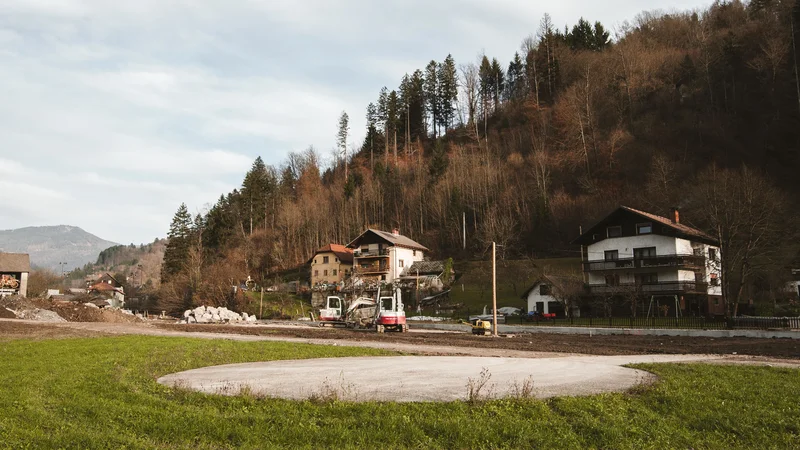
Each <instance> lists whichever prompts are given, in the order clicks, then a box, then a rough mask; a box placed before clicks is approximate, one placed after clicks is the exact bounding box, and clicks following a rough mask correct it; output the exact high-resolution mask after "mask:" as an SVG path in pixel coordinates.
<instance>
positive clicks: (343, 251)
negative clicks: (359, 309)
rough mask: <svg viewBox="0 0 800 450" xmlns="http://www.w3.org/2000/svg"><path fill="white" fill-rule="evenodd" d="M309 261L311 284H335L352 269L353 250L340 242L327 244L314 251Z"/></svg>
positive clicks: (348, 274)
mask: <svg viewBox="0 0 800 450" xmlns="http://www.w3.org/2000/svg"><path fill="white" fill-rule="evenodd" d="M309 263H311V286H316V285H318V284H337V283H339V282H341V281H342V280H344V279H345V278H346V277H348V276H350V273H351V272H352V270H353V250H352V249H349V248H347V247H345V246H344V245H340V244H328V245H326V246H324V247H322V248H321V249H319V250H317V251H316V252H315V253H314V256H313V257H311V259H310V260H309Z"/></svg>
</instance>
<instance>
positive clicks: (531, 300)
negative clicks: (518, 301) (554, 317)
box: [528, 285, 559, 314]
mask: <svg viewBox="0 0 800 450" xmlns="http://www.w3.org/2000/svg"><path fill="white" fill-rule="evenodd" d="M540 286H541V285H536V287H534V288H533V289H531V291H530V292H529V293H528V312H531V311H535V310H536V302H544V311H539V312H540V313H543V314H549V313H550V308H549V305H548V303H549V302H557V301H559V300H558V299H557V298H555V297H553V296H552V295H542V294H540V293H539V288H540ZM550 288H551V289H552V288H553V287H552V286H551V287H550Z"/></svg>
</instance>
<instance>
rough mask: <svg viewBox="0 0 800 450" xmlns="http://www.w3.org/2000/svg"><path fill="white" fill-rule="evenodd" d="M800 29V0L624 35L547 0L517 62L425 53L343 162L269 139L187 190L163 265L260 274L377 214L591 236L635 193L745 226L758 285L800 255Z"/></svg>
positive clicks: (738, 246) (736, 265)
mask: <svg viewBox="0 0 800 450" xmlns="http://www.w3.org/2000/svg"><path fill="white" fill-rule="evenodd" d="M665 6H668V5H665ZM798 39H800V1H797V0H792V1H778V0H773V1H769V0H760V1H752V2H750V3H743V2H739V1H731V2H716V3H714V4H713V5H712V6H711V7H709V9H707V10H703V11H696V12H670V13H663V12H644V13H641V14H640V15H638V16H637V17H636V18H633V19H632V20H630V21H629V22H626V23H625V24H624V26H622V27H621V28H620V29H619V30H616V31H615V32H614V35H611V34H610V32H609V31H608V29H607V28H606V27H604V26H603V25H602V24H599V23H594V24H591V23H590V22H589V21H585V20H581V21H580V22H579V23H577V24H575V25H573V26H568V27H566V28H562V27H561V26H557V25H556V24H553V23H552V20H551V19H550V17H549V16H547V15H545V16H544V17H543V18H542V19H541V21H540V22H539V23H538V24H537V23H532V24H531V35H530V36H528V37H524V36H521V45H520V48H519V49H517V50H516V53H514V51H515V49H509V54H511V55H512V57H511V58H510V62H508V63H505V62H501V58H502V57H506V58H508V56H507V55H485V56H483V57H482V58H479V59H478V60H477V61H461V62H456V61H454V60H453V58H452V57H449V56H446V55H442V56H446V57H444V58H443V59H442V60H441V61H436V60H433V61H431V62H430V64H428V65H427V66H426V67H424V68H413V67H410V68H409V73H408V75H406V76H405V77H403V79H402V80H400V84H399V86H397V87H396V88H391V87H387V88H384V89H383V90H382V91H381V92H379V93H376V96H377V97H376V100H375V102H374V103H373V104H370V105H367V106H366V116H367V123H368V128H367V130H365V132H364V133H363V135H365V136H366V137H365V139H364V141H363V144H362V145H361V146H360V147H359V148H355V149H354V148H349V147H348V146H347V145H346V144H345V143H347V142H350V140H349V138H348V136H350V135H351V133H352V130H349V127H348V117H347V114H346V113H344V114H343V115H342V118H341V120H340V121H339V124H338V128H339V132H338V133H336V128H337V124H330V127H331V142H332V144H334V143H336V144H338V146H339V148H340V149H341V152H340V158H339V159H338V161H336V163H335V164H333V165H332V166H331V167H322V166H321V163H320V156H319V154H318V153H317V152H316V151H315V149H313V148H309V149H308V150H306V151H304V152H301V153H292V154H290V155H289V156H288V158H287V160H286V162H285V163H284V164H282V165H280V166H277V167H271V166H265V165H264V163H263V162H262V160H261V159H260V158H259V159H257V160H256V161H255V163H254V164H253V167H252V169H251V170H250V171H249V172H248V173H247V174H246V176H245V178H244V180H243V183H242V186H241V189H238V190H235V191H233V192H230V193H227V194H223V195H221V196H220V198H219V200H218V201H217V203H216V204H215V205H214V206H213V207H212V208H211V209H210V210H209V211H207V213H205V214H203V215H200V216H198V217H196V218H194V219H192V218H191V217H189V216H188V213H187V212H186V209H185V208H184V207H182V209H181V210H180V211H179V214H177V215H176V218H175V220H174V221H173V226H172V228H171V233H170V239H171V241H170V246H169V247H168V249H167V255H166V257H165V266H164V272H163V275H164V279H165V280H166V281H176V282H177V281H178V280H182V282H184V284H185V283H189V285H191V286H194V287H193V288H192V290H193V291H195V292H196V291H197V290H198V289H201V288H200V287H199V286H200V283H201V281H200V280H207V279H208V278H209V277H208V276H203V273H209V274H211V273H213V274H214V276H215V277H222V278H226V277H227V278H231V279H233V278H235V277H236V276H239V277H241V276H242V275H245V276H246V275H251V276H253V277H254V278H257V279H259V278H261V277H265V276H267V275H268V274H270V273H273V272H275V271H279V270H284V269H288V268H291V267H293V266H296V265H298V264H301V263H303V262H305V261H306V260H307V259H308V257H309V256H310V255H311V254H312V252H313V251H314V250H315V249H316V248H318V247H320V246H322V245H324V244H326V243H329V242H340V243H347V242H349V241H350V240H351V239H352V238H354V237H355V236H357V235H358V233H359V232H361V231H362V230H363V229H364V228H366V227H368V226H371V227H376V228H383V229H390V228H399V229H400V230H401V232H402V233H403V234H406V235H408V236H410V237H411V238H413V239H415V240H417V241H419V242H422V243H424V244H425V245H426V246H428V247H430V248H431V249H432V250H433V251H434V256H454V257H461V258H468V257H474V256H476V255H481V254H483V252H484V251H485V248H486V246H487V244H488V243H489V242H491V241H497V242H499V243H501V244H503V245H504V247H502V249H503V252H504V255H503V256H505V257H514V256H523V255H528V256H534V255H535V256H537V257H540V256H548V255H553V256H555V255H572V256H577V255H578V252H579V249H578V248H577V247H576V246H571V245H570V244H569V242H570V241H571V240H572V239H574V238H575V237H577V235H578V232H579V226H584V227H586V226H589V225H591V224H592V223H593V222H594V221H595V220H597V219H599V218H600V217H601V216H603V215H605V214H606V213H608V212H610V210H612V209H613V208H614V207H616V206H618V205H619V204H626V205H630V206H634V207H639V208H642V209H645V210H648V211H651V212H654V213H661V214H664V213H666V212H667V211H668V210H669V208H671V207H673V206H677V207H680V208H681V209H682V210H683V213H682V217H683V220H684V221H685V222H688V223H690V224H693V225H695V226H698V227H700V228H703V229H705V230H707V231H709V232H711V233H712V234H713V235H714V236H717V237H719V238H720V239H721V240H723V244H724V245H728V260H727V261H729V262H730V264H731V265H732V266H731V267H729V268H728V273H729V274H733V273H735V274H736V277H738V278H737V279H738V280H739V283H738V284H737V285H736V286H735V287H732V289H736V290H737V292H739V293H741V292H744V291H745V290H746V289H749V288H750V287H752V283H750V282H751V281H753V280H757V279H760V278H759V276H760V274H761V275H763V274H764V273H766V267H767V266H768V265H770V264H771V265H773V266H779V267H784V266H785V265H786V264H789V262H790V261H791V259H792V258H793V257H794V256H795V255H794V253H795V247H794V245H793V241H792V239H791V236H792V235H793V230H794V228H795V227H794V224H795V223H796V222H794V220H795V217H796V216H795V214H794V211H795V210H796V209H797V208H796V207H797V203H796V200H795V198H796V197H797V194H798V192H800V189H799V186H798V182H797V178H798V177H797V173H798V171H800V161H799V160H798V148H799V146H800V131H799V130H800V80H798V73H797V67H798V58H799V57H800V48H798V47H800V43H797V42H795V41H797V40H798ZM415 69H417V70H415ZM350 113H351V114H352V113H354V112H352V111H351V112H350ZM316 125H317V124H314V125H312V124H309V126H316ZM357 134H358V135H359V136H361V135H362V133H361V132H359V133H357ZM464 218H466V232H467V248H466V249H462V243H461V237H460V236H461V232H462V220H463V219H464ZM790 244H791V245H790ZM759 271H760V272H759ZM237 274H238V275H237ZM762 278H763V277H762ZM192 280H194V281H192ZM753 282H755V281H753Z"/></svg>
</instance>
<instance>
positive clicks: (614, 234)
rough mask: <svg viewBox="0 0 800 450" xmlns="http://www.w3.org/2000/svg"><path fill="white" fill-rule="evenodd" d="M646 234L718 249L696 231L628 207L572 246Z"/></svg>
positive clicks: (582, 236)
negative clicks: (698, 243) (700, 243)
mask: <svg viewBox="0 0 800 450" xmlns="http://www.w3.org/2000/svg"><path fill="white" fill-rule="evenodd" d="M648 234H649V235H656V236H667V237H674V238H681V239H686V240H689V241H693V242H702V243H705V244H708V245H714V246H718V245H719V243H718V242H717V241H716V240H715V239H714V238H712V237H711V236H709V235H707V234H706V233H704V232H702V231H700V230H698V229H696V228H692V227H689V226H687V225H684V224H682V223H680V222H675V221H674V220H670V219H667V218H666V217H661V216H657V215H655V214H650V213H647V212H644V211H639V210H637V209H633V208H630V207H627V206H620V207H619V208H617V209H616V210H614V211H613V212H612V213H611V214H609V215H608V216H606V217H605V218H604V219H602V220H601V221H599V222H598V223H596V224H595V225H594V226H592V227H591V228H589V230H588V231H586V232H585V233H583V234H582V235H581V236H580V237H578V238H577V239H575V240H574V241H573V242H572V243H573V244H580V245H591V244H594V243H597V242H600V241H602V240H605V239H610V238H620V237H623V238H624V237H632V236H642V235H648Z"/></svg>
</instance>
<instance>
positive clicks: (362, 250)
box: [347, 229, 428, 283]
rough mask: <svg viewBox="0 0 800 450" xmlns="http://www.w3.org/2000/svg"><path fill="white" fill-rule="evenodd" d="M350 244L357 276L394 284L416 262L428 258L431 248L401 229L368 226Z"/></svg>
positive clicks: (365, 279)
mask: <svg viewBox="0 0 800 450" xmlns="http://www.w3.org/2000/svg"><path fill="white" fill-rule="evenodd" d="M347 247H349V248H351V249H353V272H352V273H353V277H355V278H359V279H361V280H364V281H381V282H386V283H391V282H393V281H394V280H395V279H397V278H399V277H400V275H401V274H402V273H403V272H404V271H406V270H407V269H409V268H410V267H411V266H412V265H413V264H414V263H415V262H417V261H423V260H424V259H425V252H427V251H428V249H427V248H426V247H425V246H423V245H422V244H419V243H417V242H415V241H413V240H411V239H410V238H408V237H406V236H403V235H402V234H400V231H399V230H396V229H395V230H392V232H391V233H389V232H387V231H380V230H373V229H368V230H366V231H364V232H363V233H361V234H360V235H359V236H358V237H357V238H355V239H354V240H353V241H352V242H350V243H349V244H347Z"/></svg>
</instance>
